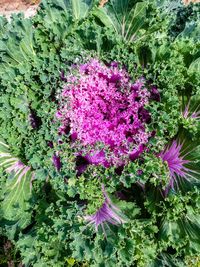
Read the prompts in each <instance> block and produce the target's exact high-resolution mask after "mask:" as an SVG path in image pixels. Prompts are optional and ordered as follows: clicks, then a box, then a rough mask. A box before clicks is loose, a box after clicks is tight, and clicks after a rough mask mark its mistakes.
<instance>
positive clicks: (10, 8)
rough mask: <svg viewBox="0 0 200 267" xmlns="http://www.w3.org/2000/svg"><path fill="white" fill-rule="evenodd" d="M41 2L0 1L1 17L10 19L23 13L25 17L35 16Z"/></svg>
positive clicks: (29, 0) (24, 0)
mask: <svg viewBox="0 0 200 267" xmlns="http://www.w3.org/2000/svg"><path fill="white" fill-rule="evenodd" d="M39 2H40V0H0V15H5V16H6V17H7V18H8V19H9V18H10V16H11V14H12V13H19V12H23V13H24V15H25V17H30V16H33V15H34V14H35V13H36V11H37V7H38V4H39Z"/></svg>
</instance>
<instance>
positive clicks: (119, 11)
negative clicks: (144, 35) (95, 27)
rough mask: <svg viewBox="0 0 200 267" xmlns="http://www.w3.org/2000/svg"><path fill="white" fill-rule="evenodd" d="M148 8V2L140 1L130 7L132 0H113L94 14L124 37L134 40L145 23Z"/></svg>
mask: <svg viewBox="0 0 200 267" xmlns="http://www.w3.org/2000/svg"><path fill="white" fill-rule="evenodd" d="M146 9H147V3H146V2H138V3H136V4H135V5H134V6H133V7H132V8H130V0H125V1H123V0H111V1H110V2H109V3H108V4H107V5H105V6H104V7H99V8H96V9H95V10H94V11H93V14H94V16H96V17H98V19H100V20H101V22H102V23H103V24H104V25H105V26H106V27H110V28H113V30H114V31H116V32H117V33H118V34H119V35H121V36H122V38H123V39H125V40H126V41H133V40H134V38H135V37H136V35H137V33H138V31H139V30H140V29H141V28H142V26H143V25H144V23H145V19H146Z"/></svg>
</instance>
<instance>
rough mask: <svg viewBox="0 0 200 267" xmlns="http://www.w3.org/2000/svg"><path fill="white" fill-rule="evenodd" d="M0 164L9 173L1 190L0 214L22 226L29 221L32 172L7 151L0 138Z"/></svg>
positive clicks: (7, 147) (6, 146)
mask: <svg viewBox="0 0 200 267" xmlns="http://www.w3.org/2000/svg"><path fill="white" fill-rule="evenodd" d="M0 166H1V167H3V168H4V169H5V171H6V172H7V173H8V174H10V175H9V179H8V180H7V181H6V184H5V186H4V188H3V190H2V192H1V196H2V199H3V200H2V202H1V207H0V211H1V215H2V217H3V218H4V219H6V220H10V221H14V222H18V225H19V226H20V227H22V228H24V227H26V226H27V224H28V223H30V219H31V213H30V212H28V211H29V209H30V204H29V201H30V200H31V196H32V192H31V182H32V179H33V175H34V174H33V172H32V171H31V170H30V167H28V166H26V165H24V164H23V163H21V162H20V161H19V159H18V158H15V157H13V156H12V155H11V154H10V152H9V146H8V145H7V144H6V143H5V142H4V141H3V140H0Z"/></svg>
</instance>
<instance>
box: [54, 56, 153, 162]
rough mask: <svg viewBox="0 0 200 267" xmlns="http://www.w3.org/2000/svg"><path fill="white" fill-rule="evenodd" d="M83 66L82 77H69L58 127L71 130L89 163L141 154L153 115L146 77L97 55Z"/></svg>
mask: <svg viewBox="0 0 200 267" xmlns="http://www.w3.org/2000/svg"><path fill="white" fill-rule="evenodd" d="M78 69H79V70H78V73H77V77H76V76H74V75H73V74H72V75H71V76H69V77H67V78H65V80H66V85H65V87H64V90H63V92H62V94H61V103H60V109H59V111H58V112H57V114H56V116H57V118H58V119H59V120H61V123H62V125H61V127H60V128H59V132H60V133H64V134H65V133H66V131H69V134H70V136H71V139H72V142H73V143H74V144H73V147H77V148H76V149H77V153H78V155H79V156H85V158H86V160H87V161H88V163H91V164H102V165H104V167H109V166H110V165H114V166H122V165H124V164H126V163H127V161H128V160H129V158H130V159H132V160H134V159H136V158H137V157H138V156H139V155H140V154H141V153H142V152H143V151H144V150H145V144H146V143H147V142H148V139H149V138H150V136H151V134H152V133H151V132H149V133H148V132H147V131H146V129H145V123H148V122H150V120H151V116H150V114H149V112H148V111H147V110H146V109H145V105H147V104H148V102H149V98H150V91H148V89H147V88H145V81H144V80H143V79H142V78H141V79H138V80H137V81H135V82H132V81H131V77H130V76H129V75H128V73H127V72H126V71H125V70H124V69H119V68H118V64H117V63H116V62H113V63H111V64H110V67H107V66H103V65H102V64H100V62H98V61H97V60H94V59H92V60H91V61H90V62H89V63H86V64H84V65H81V66H80V67H78ZM76 140H77V141H78V142H76ZM88 147H89V150H88ZM106 150H107V151H106ZM106 154H107V155H106Z"/></svg>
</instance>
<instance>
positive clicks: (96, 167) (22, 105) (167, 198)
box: [0, 0, 200, 267]
mask: <svg viewBox="0 0 200 267" xmlns="http://www.w3.org/2000/svg"><path fill="white" fill-rule="evenodd" d="M122 3H123V4H122ZM166 7H167V8H166ZM189 15H190V16H189ZM198 19H199V5H198V4H197V5H195V6H191V5H190V6H188V7H183V5H182V4H181V1H178V2H177V1H170V5H169V1H168V0H160V1H153V0H151V1H150V0H149V1H134V0H133V1H131V0H129V1H128V0H127V1H121V0H111V1H109V2H108V3H107V4H106V5H105V6H104V7H103V8H102V7H99V3H98V1H87V0H76V1H69V0H59V1H58V0H56V1H55V0H43V1H42V3H41V6H40V9H39V11H38V13H37V15H36V16H35V17H34V18H31V19H24V17H23V15H14V16H13V18H12V20H11V22H10V23H8V22H7V21H6V19H4V18H0V38H1V40H0V52H1V53H0V138H1V139H0V140H1V141H0V174H1V181H0V201H1V206H0V226H1V228H0V233H1V235H4V236H7V238H8V239H9V240H11V241H12V242H13V243H14V245H15V247H16V249H17V250H18V251H19V253H20V255H21V258H22V261H23V264H25V266H34V267H35V266H36V267H37V266H38V267H42V266H45V267H46V266H58V267H61V266H106V267H109V266H120V267H121V266H139V267H140V266H145V267H146V266H152V267H153V266H186V265H187V266H190V265H191V266H192V264H193V265H194V266H195V264H196V265H197V266H198V260H199V259H198V255H199V251H200V245H199V244H200V240H199V231H200V224H199V221H200V220H199V216H200V187H199V185H200V184H199V160H200V139H199V136H200V125H199V121H200V120H199V116H198V115H196V116H193V114H194V113H195V114H198V110H199V107H198V106H199V104H200V79H199V78H200V72H199V71H198V70H199V68H200V67H199V66H200V64H199V58H200V54H199V48H200V42H199V38H198V36H199V20H198ZM183 21H184V27H180V24H182V22H183ZM175 25H176V26H175ZM91 58H96V59H98V60H99V62H102V64H106V65H108V64H109V63H110V62H115V63H116V62H118V63H119V64H120V66H122V67H123V68H124V69H126V71H127V73H129V75H130V76H131V79H132V80H133V81H137V80H139V79H141V78H143V79H144V80H145V81H146V84H147V90H149V91H148V92H149V93H151V99H152V101H149V102H148V103H147V104H146V105H145V110H146V111H148V113H149V114H150V116H151V120H150V121H149V123H148V124H147V126H146V130H147V131H148V133H151V138H149V140H148V143H147V144H146V147H145V150H144V151H143V153H141V155H137V156H136V157H135V158H134V159H132V160H129V161H128V162H127V164H125V166H115V165H114V164H113V165H111V166H110V167H109V168H105V167H104V166H103V165H101V164H91V163H88V162H86V161H84V160H83V158H80V157H79V158H78V157H77V150H76V149H75V147H74V143H73V140H72V139H71V136H70V134H69V133H67V132H66V133H65V134H60V133H59V131H58V129H59V127H60V126H61V124H60V122H59V121H58V120H57V119H56V116H55V114H56V112H57V110H58V108H59V97H58V96H59V95H60V93H61V92H62V91H63V87H64V85H65V84H66V79H67V78H68V77H69V76H70V75H71V74H72V72H73V71H74V66H75V65H76V66H77V65H78V66H83V64H85V63H88V60H89V59H91ZM106 88H109V87H106ZM152 88H153V89H152ZM151 89H152V91H151ZM187 107H188V109H189V111H188V113H187V112H185V110H186V109H187ZM184 114H187V115H184ZM119 134H120V132H119ZM114 137H115V136H114ZM174 140H177V142H178V141H180V142H181V143H182V144H183V148H182V149H183V153H184V155H185V157H186V160H189V163H188V164H187V166H186V165H185V162H184V163H183V164H184V167H185V166H186V167H187V168H189V170H190V172H189V175H188V177H187V179H184V178H183V177H182V178H181V177H180V175H179V176H178V174H179V173H178V172H176V176H174V177H176V178H175V180H176V186H174V187H170V186H169V185H170V175H169V174H170V173H169V170H170V168H169V167H170V166H169V164H168V162H167V161H163V160H162V159H161V158H160V157H159V154H160V153H161V152H162V151H166V145H167V147H169V145H170V144H171V143H172V142H173V141H174ZM172 154H173V153H172ZM172 157H173V155H172ZM177 157H178V160H180V157H181V155H180V154H179V153H178V154H177ZM81 160H82V161H81ZM84 164H85V165H87V168H85V169H84V171H82V172H81V173H78V172H77V171H78V169H79V168H80V166H82V165H84ZM58 165H59V166H58ZM33 174H34V179H33ZM102 185H104V186H105V191H106V194H108V196H109V198H108V197H107V200H108V199H109V200H110V201H111V202H110V203H112V204H113V205H115V206H116V207H117V209H118V210H119V213H120V215H122V217H123V219H124V221H125V222H124V223H123V224H121V225H112V224H106V223H105V224H104V231H103V229H102V228H100V227H99V228H98V231H96V230H95V228H94V227H93V225H88V224H87V222H86V220H85V217H86V216H88V215H89V216H94V215H95V214H96V211H98V210H99V209H101V208H102V205H103V203H104V201H105V199H104V195H103V193H102V189H101V188H102ZM166 188H168V189H169V190H168V191H167V192H166ZM110 203H109V204H110ZM101 211H102V210H101ZM112 215H113V214H112Z"/></svg>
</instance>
